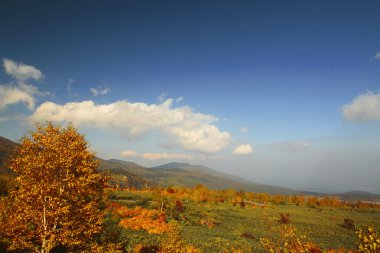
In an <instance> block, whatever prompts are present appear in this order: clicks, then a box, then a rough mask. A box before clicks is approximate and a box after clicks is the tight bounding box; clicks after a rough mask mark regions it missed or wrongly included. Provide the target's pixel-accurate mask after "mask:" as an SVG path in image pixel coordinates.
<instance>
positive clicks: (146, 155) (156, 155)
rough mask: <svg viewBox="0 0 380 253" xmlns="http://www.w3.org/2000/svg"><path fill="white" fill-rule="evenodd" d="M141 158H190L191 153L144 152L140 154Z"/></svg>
mask: <svg viewBox="0 0 380 253" xmlns="http://www.w3.org/2000/svg"><path fill="white" fill-rule="evenodd" d="M140 156H141V157H142V158H144V159H147V160H160V159H166V160H170V159H187V160H191V159H192V156H191V155H186V154H176V153H144V154H141V155H140Z"/></svg>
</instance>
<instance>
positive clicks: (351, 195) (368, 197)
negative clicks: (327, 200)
mask: <svg viewBox="0 0 380 253" xmlns="http://www.w3.org/2000/svg"><path fill="white" fill-rule="evenodd" d="M336 195H337V196H338V197H340V198H341V199H342V200H345V201H376V202H380V195H379V194H373V193H369V192H366V191H349V192H344V193H338V194H336Z"/></svg>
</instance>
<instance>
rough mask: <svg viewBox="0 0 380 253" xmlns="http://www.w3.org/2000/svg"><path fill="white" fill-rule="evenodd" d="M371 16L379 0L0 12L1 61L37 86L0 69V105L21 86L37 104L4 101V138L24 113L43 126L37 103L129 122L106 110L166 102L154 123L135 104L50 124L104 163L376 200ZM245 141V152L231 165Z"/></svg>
mask: <svg viewBox="0 0 380 253" xmlns="http://www.w3.org/2000/svg"><path fill="white" fill-rule="evenodd" d="M379 17H380V3H379V2H377V1H361V2H358V1H221V0H218V1H139V0H135V1H61V2H51V1H3V2H2V4H1V8H0V34H1V37H0V57H3V64H5V61H8V63H9V62H11V63H13V64H16V66H19V67H20V66H22V65H20V64H24V65H28V66H33V68H34V69H36V70H40V71H41V73H42V74H43V76H44V77H43V78H42V77H41V78H35V79H32V78H29V79H27V80H20V78H19V79H17V77H15V75H13V76H12V74H10V73H9V72H10V71H8V72H7V71H6V69H5V67H4V68H3V70H4V71H1V72H0V85H2V86H3V87H7V88H3V95H2V97H0V99H3V101H10V100H7V99H8V98H7V97H6V96H11V95H13V96H15V94H14V93H12V94H11V93H5V91H6V89H7V91H9V90H10V89H11V88H10V87H13V88H15V87H18V91H19V92H29V93H28V94H29V95H30V96H31V97H32V98H33V99H34V102H35V105H34V107H33V108H27V107H26V106H25V100H22V99H20V97H18V100H17V99H16V100H12V101H13V102H7V103H6V104H5V102H4V103H3V105H2V104H1V103H0V119H1V121H0V135H2V136H5V137H8V138H11V139H14V140H17V139H18V138H19V137H20V136H22V135H23V134H24V132H25V131H26V130H28V129H31V127H30V124H29V123H28V122H30V121H31V118H30V117H31V115H34V116H35V117H34V118H33V117H32V118H33V119H36V118H38V119H39V120H42V119H45V118H46V119H52V118H51V115H50V116H49V115H48V114H43V116H41V115H42V114H39V116H38V117H37V116H36V115H37V113H36V110H38V108H39V107H40V106H41V105H42V104H43V103H44V102H47V101H50V102H53V103H54V104H55V105H57V106H59V105H65V104H66V103H69V102H75V103H76V104H75V105H79V104H80V103H82V102H83V101H89V100H91V101H93V103H94V106H95V107H96V106H98V105H101V104H102V105H108V106H110V107H111V106H114V107H116V108H117V110H119V111H120V112H123V111H124V112H125V111H126V110H127V109H126V107H123V106H121V105H118V106H115V102H116V101H124V103H125V104H124V105H125V106H127V107H128V108H132V107H133V108H135V107H134V106H136V103H142V104H143V105H144V106H149V105H150V106H158V107H159V105H162V103H163V102H164V101H165V100H166V99H169V98H172V99H173V101H172V103H171V105H170V106H169V109H168V108H166V109H162V108H161V107H160V108H161V109H157V111H155V110H156V109H152V110H153V111H154V112H155V114H154V115H156V114H157V115H159V116H158V117H157V118H155V117H154V116H152V115H151V114H149V113H148V112H147V111H149V110H150V109H146V108H145V107H144V108H145V109H141V110H136V111H135V110H132V109H131V110H132V112H131V114H125V113H124V114H123V113H121V114H118V115H117V116H115V118H108V115H109V114H110V113H109V112H108V113H105V114H101V113H100V112H99V111H98V110H100V109H99V108H98V107H96V108H97V109H94V111H92V112H90V110H89V109H88V108H86V109H84V112H88V113H89V114H90V113H93V114H94V115H97V116H98V117H97V118H96V119H92V121H89V120H88V119H86V120H87V121H86V120H84V119H83V117H84V118H86V117H87V116H85V115H83V114H79V111H80V110H79V109H78V108H76V109H75V110H74V111H75V112H78V115H75V117H74V116H73V115H74V113H73V112H70V113H68V114H67V115H66V114H65V115H61V116H60V118H59V119H56V120H57V121H60V122H61V121H65V120H66V121H67V120H68V121H73V122H74V124H75V123H77V126H78V128H79V130H80V131H81V132H82V133H84V134H86V136H87V138H88V140H89V142H90V143H91V144H92V146H93V149H94V150H96V151H97V152H98V154H99V155H100V156H103V157H104V158H109V157H116V158H122V156H121V152H123V151H127V150H129V151H132V153H131V152H129V153H127V155H126V153H124V157H123V159H125V160H134V161H137V162H139V163H141V164H144V165H153V164H158V163H165V162H168V161H171V160H179V161H185V162H189V163H201V164H204V165H208V166H210V167H212V168H214V169H219V170H223V171H226V172H230V173H235V174H237V175H240V176H243V177H245V178H250V179H252V180H254V181H258V182H263V183H272V184H278V185H283V186H289V187H296V188H309V189H311V188H312V189H316V188H318V189H327V190H351V189H364V190H370V191H377V192H380V186H379V184H378V183H377V181H376V180H374V178H379V177H380V169H379V167H378V164H379V162H380V158H379V157H380V151H379V150H380V144H379V141H380V133H379V132H380V131H379V129H380V125H379V119H380V116H379V115H380V112H379V110H380V98H379V97H380V96H378V94H379V90H380V89H379V88H380V54H379V52H380V32H379V27H380V18H379ZM377 54H379V55H378V57H376V55H377ZM9 64H10V63H9ZM4 66H5V65H4ZM16 71H17V70H16ZM20 82H26V83H28V84H29V85H32V86H33V87H38V90H39V92H40V93H37V92H34V93H31V91H30V90H29V91H26V90H25V87H24V88H22V87H21V86H20V85H21V84H20ZM91 88H93V89H96V91H95V90H93V92H91V90H90V89H91ZM101 91H103V94H100V93H101ZM44 92H45V93H46V92H49V94H45V95H43V94H42V93H44ZM94 92H95V93H94ZM96 92H98V93H97V94H96ZM4 94H5V95H4ZM23 94H24V95H25V93H23ZM94 94H95V95H94ZM161 94H165V95H164V96H162V99H161V100H160V99H158V97H159V96H160V95H161ZM361 95H362V96H364V97H363V98H362V99H361V100H359V102H358V103H356V104H354V102H353V101H354V100H355V99H358V98H359V96H361ZM178 98H182V99H178ZM176 99H178V101H177V102H176V101H175V100H176ZM126 100H127V101H126ZM23 103H24V104H23ZM344 105H350V106H351V107H349V108H348V112H347V113H344V112H343V106H344ZM119 106H120V107H119ZM129 106H130V107H129ZM185 106H187V107H186V108H187V109H188V110H190V112H189V111H187V112H186V113H183V114H181V115H182V116H183V115H187V116H186V117H190V118H191V120H188V121H187V120H184V121H183V122H182V123H180V124H178V122H176V123H175V124H174V123H173V122H174V121H173V117H174V118H175V117H177V116H169V115H171V112H174V110H175V109H176V108H184V107H185ZM110 107H108V108H110ZM114 107H112V108H114ZM107 110H108V109H107ZM133 113H134V114H133ZM196 113H199V114H201V115H213V116H214V117H215V118H217V119H218V120H210V119H208V120H199V119H198V118H197V119H195V117H196V116H195V115H196ZM135 114H137V115H139V117H138V118H139V121H132V120H130V118H133V115H135ZM148 114H149V115H150V116H149V115H148ZM173 115H174V114H173ZM175 115H177V114H175ZM189 115H190V116H189ZM182 116H181V117H182ZM44 117H45V118H44ZM49 117H50V118H49ZM80 117H81V119H80V120H79V118H80ZM102 117H103V118H102ZM152 117H153V118H152ZM152 119H153V120H152ZM159 119H163V122H161V123H158V122H159ZM119 120H120V121H121V122H123V123H120V124H116V125H115V124H114V122H115V121H119ZM152 121H153V123H154V124H153V123H151V122H152ZM149 122H150V123H149ZM168 122H169V123H168ZM200 122H201V123H200ZM148 123H149V124H148ZM172 123H173V124H174V125H173V124H172ZM197 124H200V125H201V126H198V125H197ZM148 125H149V126H148ZM134 126H136V129H137V128H138V130H136V129H134ZM214 127H215V128H216V130H215V129H214ZM210 128H213V129H212V130H205V129H210ZM132 129H134V130H136V131H137V132H133V131H132ZM141 129H143V130H141ZM140 130H141V132H139V131H140ZM193 130H194V131H193ZM223 133H224V134H223ZM203 134H204V135H203ZM213 134H216V135H213ZM190 135H191V137H189V136H190ZM194 136H196V137H197V138H198V137H199V136H203V137H204V138H203V139H197V138H196V137H194ZM210 136H211V137H210ZM247 144H249V145H250V147H251V148H252V149H253V150H252V152H250V150H245V151H246V152H244V151H242V150H240V152H239V151H237V152H235V154H232V152H233V151H234V150H235V149H236V148H237V147H239V146H240V145H247ZM218 145H221V146H218ZM245 148H247V146H245ZM235 151H236V150H235ZM133 152H136V153H133ZM144 153H154V154H161V155H162V154H163V153H165V154H167V156H166V158H165V157H163V158H162V159H158V160H157V159H156V160H150V159H147V156H145V157H144V156H143V155H142V154H144ZM236 153H238V154H239V153H240V154H242V153H245V154H246V155H245V156H239V155H238V154H236ZM248 153H251V154H248ZM170 154H172V156H170ZM173 154H175V155H177V156H175V155H173ZM181 155H183V156H181ZM351 160H352V161H351ZM332 172H333V174H334V175H335V176H333V177H329V178H328V179H327V174H329V173H332ZM342 178H343V179H342ZM342 181H343V182H342Z"/></svg>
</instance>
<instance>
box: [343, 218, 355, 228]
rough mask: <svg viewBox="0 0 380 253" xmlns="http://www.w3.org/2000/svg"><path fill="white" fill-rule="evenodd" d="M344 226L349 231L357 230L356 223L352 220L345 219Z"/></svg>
mask: <svg viewBox="0 0 380 253" xmlns="http://www.w3.org/2000/svg"><path fill="white" fill-rule="evenodd" d="M342 226H343V227H344V228H347V229H351V230H355V222H354V221H353V220H351V219H347V218H345V219H344V223H343V225H342Z"/></svg>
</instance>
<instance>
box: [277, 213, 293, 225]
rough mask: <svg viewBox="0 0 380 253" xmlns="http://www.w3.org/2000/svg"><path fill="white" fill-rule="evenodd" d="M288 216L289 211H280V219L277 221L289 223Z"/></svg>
mask: <svg viewBox="0 0 380 253" xmlns="http://www.w3.org/2000/svg"><path fill="white" fill-rule="evenodd" d="M289 216H290V214H289V213H280V219H279V220H278V222H280V223H281V224H289V223H290V219H289Z"/></svg>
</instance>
